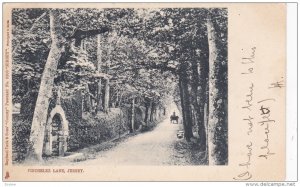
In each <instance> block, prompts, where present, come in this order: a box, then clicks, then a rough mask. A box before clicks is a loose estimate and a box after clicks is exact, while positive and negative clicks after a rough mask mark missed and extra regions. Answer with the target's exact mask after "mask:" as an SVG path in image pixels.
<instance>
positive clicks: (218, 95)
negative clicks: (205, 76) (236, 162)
mask: <svg viewBox="0 0 300 187" xmlns="http://www.w3.org/2000/svg"><path fill="white" fill-rule="evenodd" d="M212 11H216V10H215V9H212V10H211V12H210V13H209V14H208V17H207V35H208V44H209V114H208V115H209V118H208V139H209V145H208V147H209V153H208V154H209V164H210V165H224V164H227V161H228V150H227V149H228V147H227V140H228V138H227V128H228V127H227V113H226V112H225V111H226V110H227V108H226V104H224V103H227V93H224V92H223V90H224V89H225V90H226V88H224V87H227V86H226V84H222V81H224V79H225V80H226V79H227V74H226V73H225V74H224V73H223V71H224V68H226V64H225V63H224V61H225V60H226V59H225V58H224V57H223V58H221V55H222V52H224V51H222V48H221V43H220V41H222V40H221V37H220V33H217V32H216V27H218V29H222V26H220V25H218V24H216V23H215V24H214V23H213V22H212V15H213V16H214V17H213V19H215V21H216V22H217V21H219V20H218V16H219V17H220V14H219V12H213V13H214V14H213V13H212ZM217 11H218V10H217ZM221 13H222V12H221ZM218 14H219V15H218ZM221 23H222V22H221ZM223 24H224V23H223ZM218 34H219V35H218ZM223 47H224V46H223ZM223 50H224V49H223Z"/></svg>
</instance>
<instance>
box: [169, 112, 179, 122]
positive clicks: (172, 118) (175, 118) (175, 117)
mask: <svg viewBox="0 0 300 187" xmlns="http://www.w3.org/2000/svg"><path fill="white" fill-rule="evenodd" d="M178 119H179V117H178V116H176V114H175V112H173V115H171V116H170V120H171V123H173V122H174V121H176V124H178Z"/></svg>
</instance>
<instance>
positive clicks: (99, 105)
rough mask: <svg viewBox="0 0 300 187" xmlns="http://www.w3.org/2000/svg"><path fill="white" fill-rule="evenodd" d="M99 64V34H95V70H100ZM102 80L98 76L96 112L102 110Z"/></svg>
mask: <svg viewBox="0 0 300 187" xmlns="http://www.w3.org/2000/svg"><path fill="white" fill-rule="evenodd" d="M101 64H102V50H101V35H100V34H98V35H97V71H98V73H100V72H101ZM101 83H102V80H101V78H99V80H98V85H97V109H96V112H98V111H101V110H102V97H101V96H102V90H101Z"/></svg>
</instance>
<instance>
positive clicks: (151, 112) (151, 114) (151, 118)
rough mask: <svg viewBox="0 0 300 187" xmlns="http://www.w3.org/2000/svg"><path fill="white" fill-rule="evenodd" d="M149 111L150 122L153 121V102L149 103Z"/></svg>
mask: <svg viewBox="0 0 300 187" xmlns="http://www.w3.org/2000/svg"><path fill="white" fill-rule="evenodd" d="M151 103H152V104H151V110H150V121H151V122H152V121H153V114H154V110H155V104H154V103H153V102H151Z"/></svg>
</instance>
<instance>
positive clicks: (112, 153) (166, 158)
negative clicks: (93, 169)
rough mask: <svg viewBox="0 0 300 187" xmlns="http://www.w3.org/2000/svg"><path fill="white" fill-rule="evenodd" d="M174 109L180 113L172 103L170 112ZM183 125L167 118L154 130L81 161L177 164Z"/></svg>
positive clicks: (95, 162)
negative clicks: (178, 133) (177, 148)
mask: <svg viewBox="0 0 300 187" xmlns="http://www.w3.org/2000/svg"><path fill="white" fill-rule="evenodd" d="M174 111H175V112H176V114H179V112H178V109H177V107H175V105H172V108H171V110H170V112H171V113H172V112H174ZM169 115H170V114H168V116H169ZM181 126H182V124H171V123H170V120H169V118H167V119H165V120H164V121H162V122H161V123H159V124H158V125H157V127H156V128H154V129H153V130H152V131H150V132H145V133H141V134H139V135H137V136H133V137H130V138H128V139H127V140H125V141H124V142H122V143H120V144H119V145H117V146H116V147H114V148H112V149H110V150H108V151H106V152H102V153H99V155H97V156H96V157H95V159H93V160H86V161H83V162H80V163H81V164H85V165H90V164H91V165H94V164H95V165H174V164H175V165H177V164H178V163H177V164H176V163H174V162H178V159H176V158H177V157H178V155H177V154H178V152H177V151H176V150H175V143H176V141H180V140H179V139H178V138H177V131H178V130H179V129H181ZM179 157H180V156H179ZM183 159H184V158H183ZM80 163H79V164H80Z"/></svg>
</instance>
